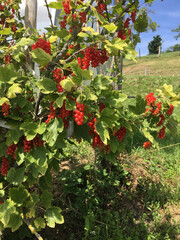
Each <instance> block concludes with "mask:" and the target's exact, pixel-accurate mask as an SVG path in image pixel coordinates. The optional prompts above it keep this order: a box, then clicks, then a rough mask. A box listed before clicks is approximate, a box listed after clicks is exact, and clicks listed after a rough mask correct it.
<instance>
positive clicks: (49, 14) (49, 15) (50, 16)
mask: <svg viewBox="0 0 180 240" xmlns="http://www.w3.org/2000/svg"><path fill="white" fill-rule="evenodd" d="M44 1H45V4H46V8H47V11H48V17H49V20H50V22H51V27H52V30H53V33H54V34H55V29H54V24H53V21H52V15H51V13H50V10H49V6H48V3H47V0H44Z"/></svg>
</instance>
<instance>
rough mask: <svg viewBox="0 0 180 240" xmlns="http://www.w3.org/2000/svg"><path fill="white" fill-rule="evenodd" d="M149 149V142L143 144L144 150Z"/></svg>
mask: <svg viewBox="0 0 180 240" xmlns="http://www.w3.org/2000/svg"><path fill="white" fill-rule="evenodd" d="M150 147H151V143H150V142H145V143H144V144H143V148H145V149H150Z"/></svg>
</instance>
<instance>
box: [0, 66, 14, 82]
mask: <svg viewBox="0 0 180 240" xmlns="http://www.w3.org/2000/svg"><path fill="white" fill-rule="evenodd" d="M17 77H19V74H18V73H16V71H15V69H14V65H13V64H12V63H9V64H6V65H5V66H0V82H3V83H11V84H12V83H14V81H15V80H16V79H17Z"/></svg>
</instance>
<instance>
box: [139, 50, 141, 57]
mask: <svg viewBox="0 0 180 240" xmlns="http://www.w3.org/2000/svg"><path fill="white" fill-rule="evenodd" d="M139 58H141V49H140V48H139Z"/></svg>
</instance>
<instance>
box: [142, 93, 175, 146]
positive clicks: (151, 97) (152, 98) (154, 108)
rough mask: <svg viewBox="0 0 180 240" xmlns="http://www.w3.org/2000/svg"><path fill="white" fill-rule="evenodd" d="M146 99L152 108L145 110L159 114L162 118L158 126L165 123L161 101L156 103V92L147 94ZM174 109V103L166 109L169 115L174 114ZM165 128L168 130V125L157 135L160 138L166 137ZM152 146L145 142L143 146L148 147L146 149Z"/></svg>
mask: <svg viewBox="0 0 180 240" xmlns="http://www.w3.org/2000/svg"><path fill="white" fill-rule="evenodd" d="M146 100H147V105H148V106H149V107H150V108H147V109H146V111H145V112H147V111H150V112H151V114H152V115H156V116H158V117H159V118H160V120H159V122H158V124H157V127H160V126H162V125H163V123H164V120H165V116H164V115H163V113H162V112H160V111H161V102H158V103H156V97H155V96H154V93H149V94H148V95H147V96H146ZM173 110H174V106H173V105H172V104H170V105H169V109H168V110H167V111H166V114H167V115H169V116H170V115H172V113H173ZM158 114H159V115H158ZM165 130H166V127H165V126H163V127H162V128H161V129H160V130H159V132H158V136H157V137H158V138H160V139H163V138H164V137H165ZM146 143H147V142H146ZM148 143H149V142H148ZM150 146H151V145H150V144H145V143H144V145H143V147H144V148H146V149H149V148H150Z"/></svg>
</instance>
